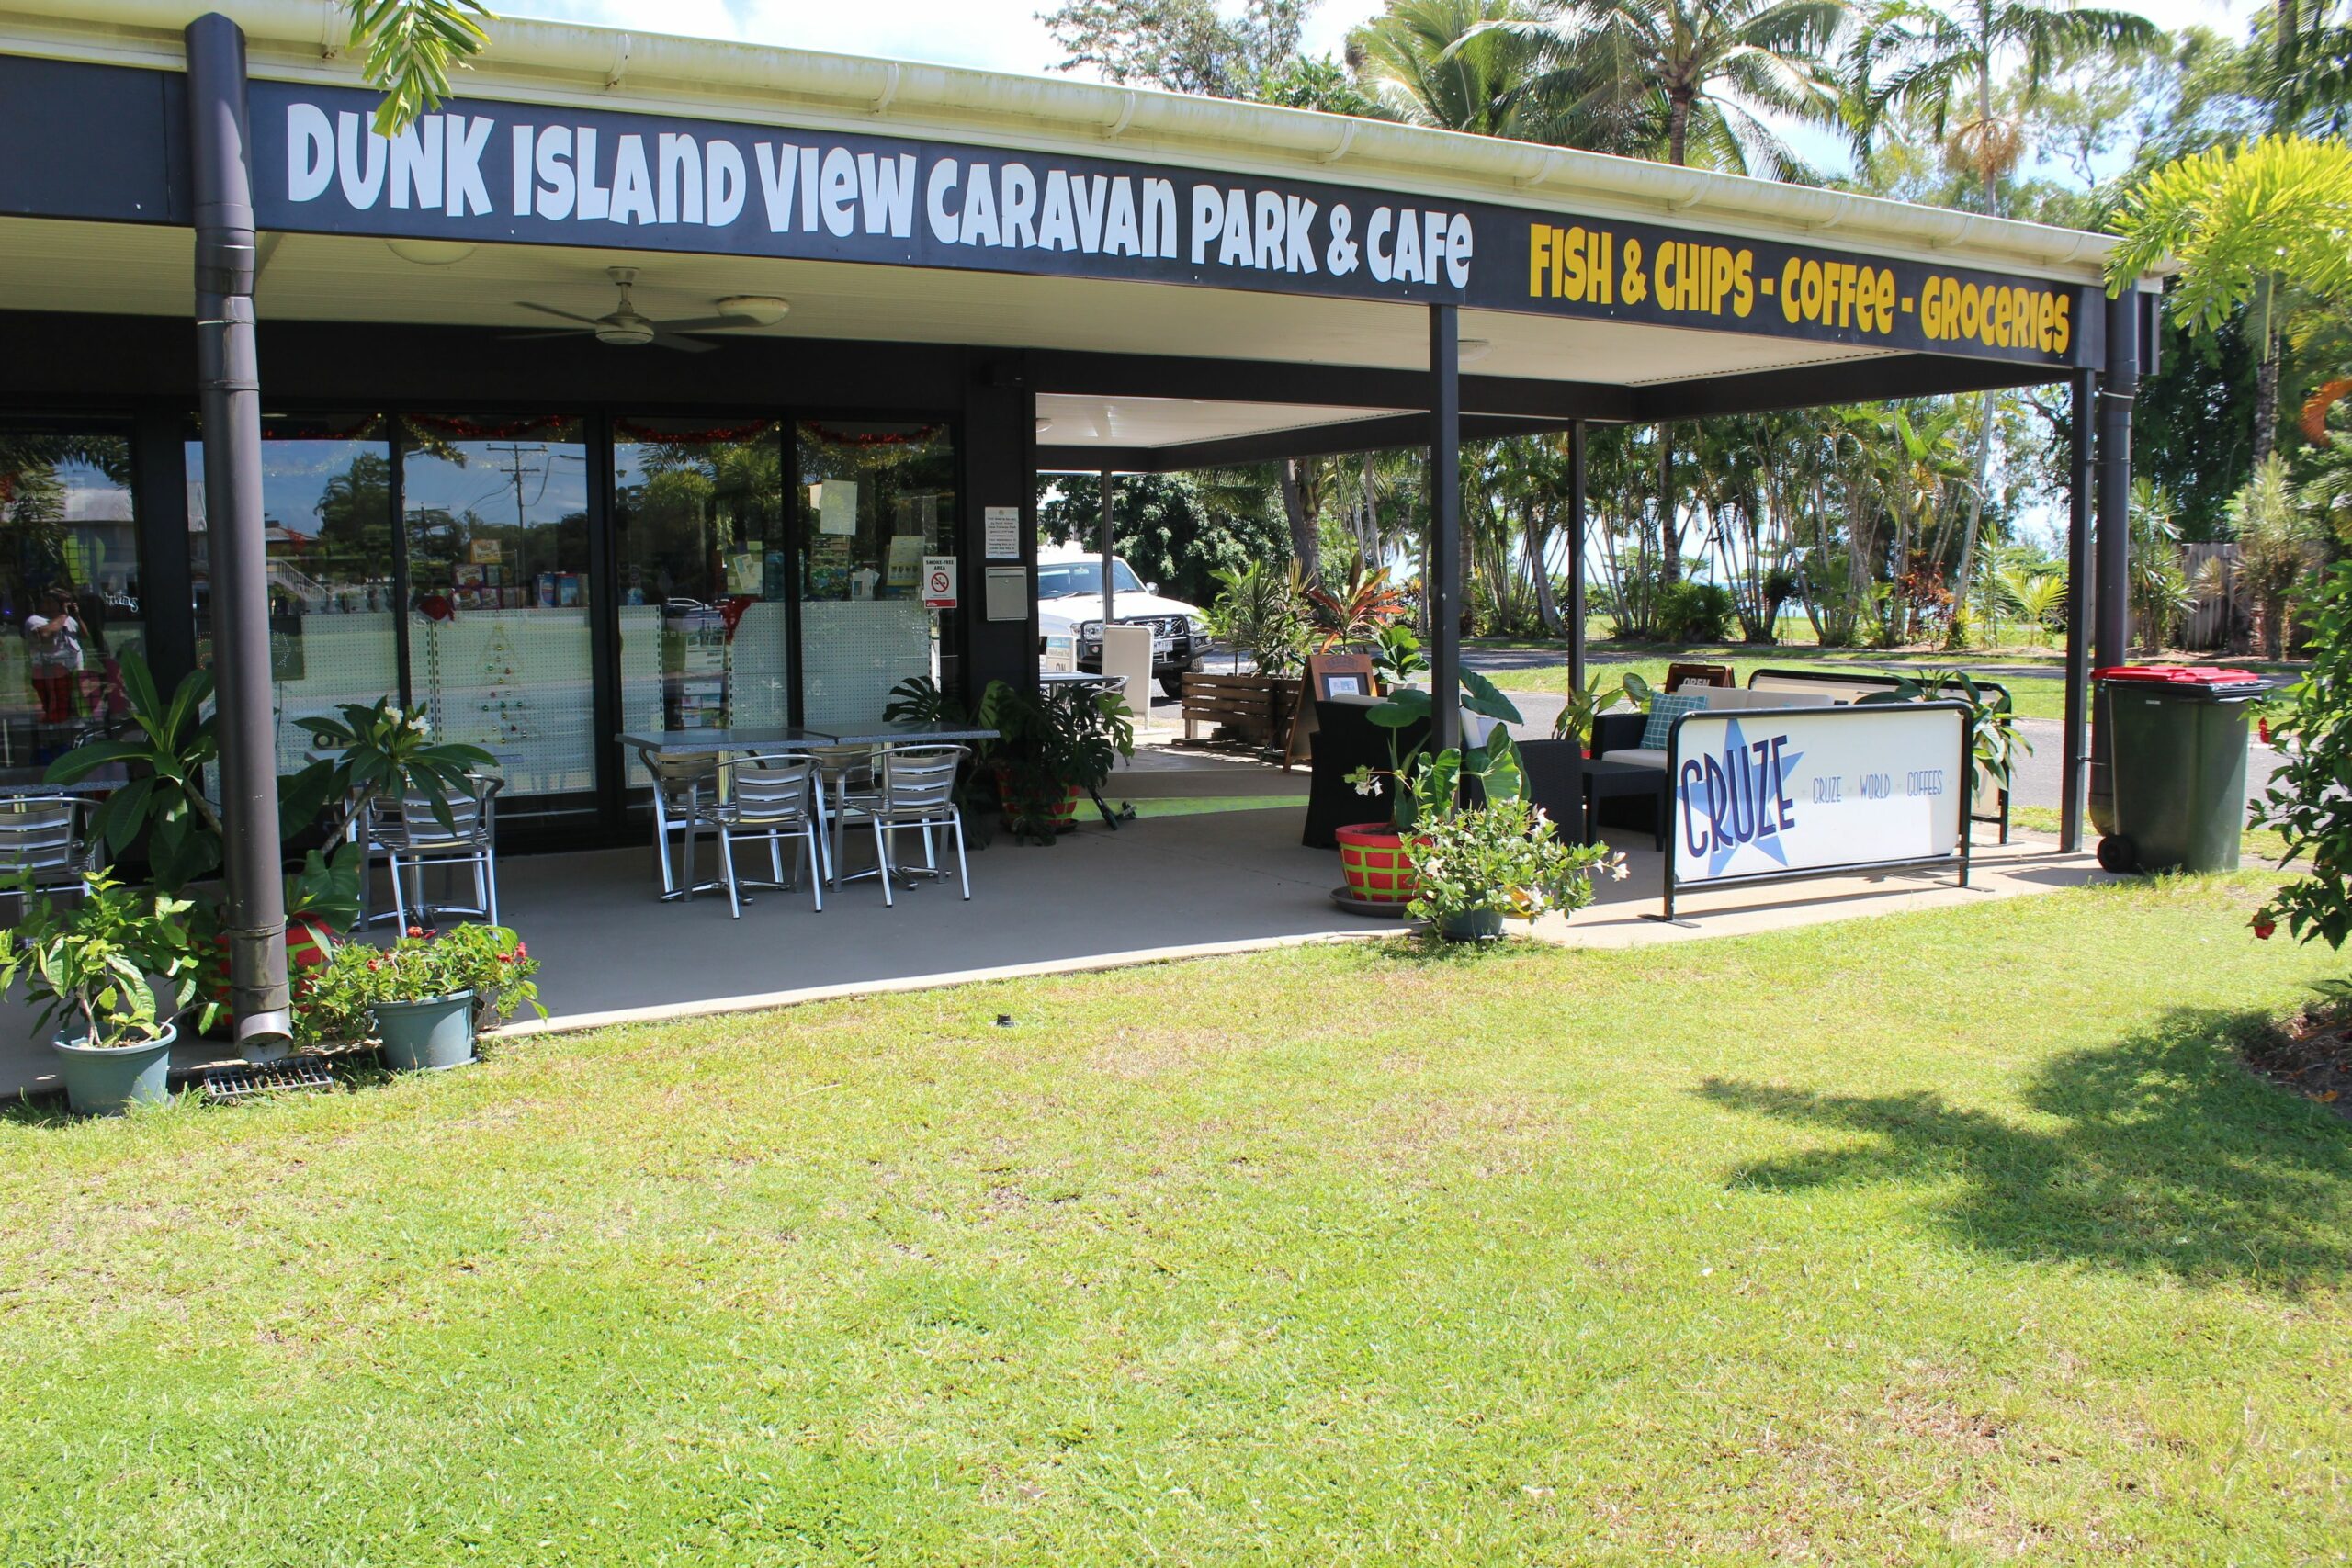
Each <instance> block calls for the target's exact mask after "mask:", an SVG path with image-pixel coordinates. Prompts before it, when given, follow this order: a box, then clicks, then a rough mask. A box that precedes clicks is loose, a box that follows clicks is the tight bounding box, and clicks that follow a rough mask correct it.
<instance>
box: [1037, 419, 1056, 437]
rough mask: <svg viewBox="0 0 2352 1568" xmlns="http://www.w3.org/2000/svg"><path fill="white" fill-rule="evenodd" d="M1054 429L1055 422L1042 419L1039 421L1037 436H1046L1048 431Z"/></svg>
mask: <svg viewBox="0 0 2352 1568" xmlns="http://www.w3.org/2000/svg"><path fill="white" fill-rule="evenodd" d="M1053 427H1054V422H1053V421H1052V420H1050V419H1041V420H1039V421H1038V422H1037V434H1040V435H1043V434H1046V432H1047V431H1049V430H1051V429H1053Z"/></svg>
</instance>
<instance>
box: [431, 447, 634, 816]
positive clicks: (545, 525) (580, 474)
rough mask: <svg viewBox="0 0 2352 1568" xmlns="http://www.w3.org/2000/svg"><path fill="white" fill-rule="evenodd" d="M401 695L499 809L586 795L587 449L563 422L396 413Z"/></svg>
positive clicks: (591, 770) (590, 721)
mask: <svg viewBox="0 0 2352 1568" xmlns="http://www.w3.org/2000/svg"><path fill="white" fill-rule="evenodd" d="M401 428H402V439H401V507H402V518H401V525H402V527H403V530H404V532H405V536H406V543H407V547H408V606H409V615H408V638H409V692H410V696H411V700H412V701H413V702H416V703H421V704H423V705H424V708H425V711H426V715H427V716H428V717H429V718H430V720H431V721H432V723H433V727H434V732H435V734H436V735H438V736H439V737H440V738H441V739H445V740H450V741H461V742H465V743H468V744H471V745H475V746H480V747H482V748H483V749H484V750H488V751H489V752H491V753H492V755H493V756H495V757H496V758H497V759H498V766H499V772H500V773H502V774H503V776H504V778H505V780H506V793H505V795H504V797H503V798H504V799H505V800H506V801H508V802H511V803H522V802H527V801H528V800H529V799H530V797H532V796H543V795H570V794H577V793H585V792H587V791H591V790H593V789H594V788H595V786H596V757H597V752H598V750H599V748H598V745H597V736H596V733H595V729H596V726H595V660H594V651H593V649H594V637H593V636H592V633H591V626H590V618H591V616H593V615H594V614H595V613H596V594H595V592H594V585H593V584H592V583H591V582H590V581H589V567H588V560H589V549H588V484H589V473H588V448H587V446H586V443H585V442H584V441H583V439H582V431H581V428H580V423H579V422H578V421H577V420H572V419H562V418H537V417H523V418H515V417H506V416H500V415H476V416H454V415H448V416H435V415H425V414H407V415H403V416H401Z"/></svg>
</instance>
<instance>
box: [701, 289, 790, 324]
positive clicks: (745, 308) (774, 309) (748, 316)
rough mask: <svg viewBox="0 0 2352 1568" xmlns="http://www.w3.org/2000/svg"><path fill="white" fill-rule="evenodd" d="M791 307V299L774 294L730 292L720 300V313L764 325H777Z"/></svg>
mask: <svg viewBox="0 0 2352 1568" xmlns="http://www.w3.org/2000/svg"><path fill="white" fill-rule="evenodd" d="M791 309H792V301H791V300H789V299H777V298H776V297H775V295H773V294H729V296H728V297H727V298H726V299H721V300H720V301H718V313H719V314H720V315H722V316H741V317H742V318H743V319H744V320H745V321H751V322H753V323H755V324H756V325H759V326H763V327H772V326H774V325H775V324H776V323H777V322H778V321H782V320H784V317H785V312H786V311H787V310H791Z"/></svg>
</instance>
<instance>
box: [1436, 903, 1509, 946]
mask: <svg viewBox="0 0 2352 1568" xmlns="http://www.w3.org/2000/svg"><path fill="white" fill-rule="evenodd" d="M1437 932H1438V935H1440V936H1442V937H1443V938H1445V940H1446V941H1448V942H1493V941H1495V940H1496V939H1497V938H1498V937H1500V936H1501V935H1502V934H1503V912H1502V911H1501V910H1500V909H1473V910H1471V911H1470V912H1469V913H1468V914H1465V915H1448V916H1446V917H1445V919H1442V920H1440V921H1439V922H1438V923H1437Z"/></svg>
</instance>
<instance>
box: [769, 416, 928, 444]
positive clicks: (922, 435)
mask: <svg viewBox="0 0 2352 1568" xmlns="http://www.w3.org/2000/svg"><path fill="white" fill-rule="evenodd" d="M803 428H804V429H806V430H808V431H809V433H810V434H813V435H815V436H816V437H817V439H818V440H820V441H824V442H829V443H831V445H833V446H914V445H916V444H918V443H921V442H925V441H929V440H931V439H932V438H933V436H936V435H937V434H939V428H940V427H939V426H938V425H935V424H925V425H919V426H917V427H916V428H915V429H913V430H865V431H859V432H856V433H854V434H853V433H851V432H849V431H846V430H828V429H826V428H825V427H824V426H823V425H821V424H819V423H816V422H815V421H814V420H811V421H809V423H807V424H805V425H804V426H803Z"/></svg>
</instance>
